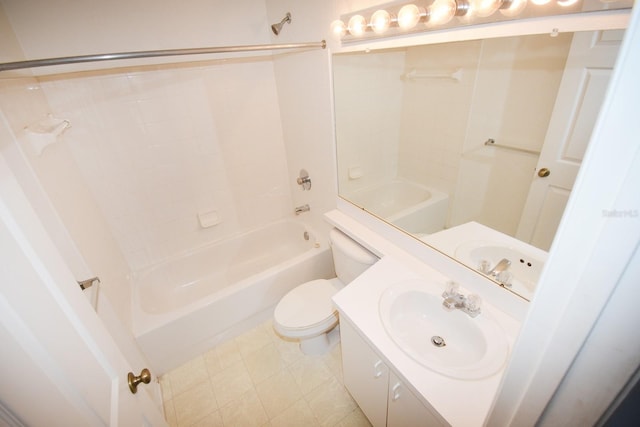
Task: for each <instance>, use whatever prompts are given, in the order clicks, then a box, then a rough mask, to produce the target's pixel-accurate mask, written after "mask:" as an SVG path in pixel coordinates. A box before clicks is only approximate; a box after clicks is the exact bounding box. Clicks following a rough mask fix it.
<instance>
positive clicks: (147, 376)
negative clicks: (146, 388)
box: [127, 368, 151, 394]
mask: <svg viewBox="0 0 640 427" xmlns="http://www.w3.org/2000/svg"><path fill="white" fill-rule="evenodd" d="M127 380H128V381H129V390H131V393H133V394H135V393H136V392H137V391H138V384H140V383H145V384H149V383H150V382H151V372H149V370H148V369H147V368H144V369H143V370H142V371H141V372H140V375H138V376H136V375H133V372H129V373H128V374H127Z"/></svg>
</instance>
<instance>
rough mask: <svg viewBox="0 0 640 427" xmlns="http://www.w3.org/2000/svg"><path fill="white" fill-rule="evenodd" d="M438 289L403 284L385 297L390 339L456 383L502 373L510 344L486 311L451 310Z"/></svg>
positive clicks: (383, 304) (422, 283)
mask: <svg viewBox="0 0 640 427" xmlns="http://www.w3.org/2000/svg"><path fill="white" fill-rule="evenodd" d="M437 289H438V288H437V287H434V286H432V285H430V284H429V283H428V282H425V281H423V280H419V279H415V280H408V281H405V282H400V283H398V284H396V285H393V286H391V287H390V288H388V289H387V290H386V291H385V292H384V293H383V294H382V296H381V298H380V306H379V310H380V319H381V320H382V324H383V325H384V328H385V330H386V332H387V333H388V334H389V336H390V337H391V339H392V340H393V341H394V342H395V343H396V344H397V345H398V346H399V347H400V348H401V349H402V350H403V351H404V352H405V353H406V354H407V355H408V356H410V357H411V358H413V359H414V360H415V361H416V362H418V363H420V364H421V365H422V366H424V367H426V368H429V369H431V370H433V371H435V372H438V373H440V374H443V375H446V376H448V377H452V378H457V379H466V380H473V379H480V378H485V377H488V376H491V375H493V374H495V373H496V372H498V371H499V370H500V369H501V368H502V366H503V365H504V362H505V360H506V358H507V354H508V349H509V345H508V343H507V339H506V336H505V334H504V332H503V331H502V329H501V328H500V326H499V325H498V324H497V323H495V321H494V320H493V319H492V318H490V316H489V315H488V314H486V313H481V314H480V315H478V316H477V317H475V318H472V317H470V316H469V315H467V314H466V313H464V312H463V311H461V310H453V311H447V310H446V309H445V308H444V307H443V305H442V302H443V298H442V296H441V295H440V294H438V293H436V292H437Z"/></svg>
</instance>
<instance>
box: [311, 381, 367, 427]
mask: <svg viewBox="0 0 640 427" xmlns="http://www.w3.org/2000/svg"><path fill="white" fill-rule="evenodd" d="M304 397H305V400H306V401H307V403H308V404H309V407H310V408H311V410H312V411H313V414H314V415H315V417H316V418H317V419H318V422H319V423H320V425H321V426H324V427H329V426H333V425H334V424H336V423H337V422H339V421H340V420H342V419H343V418H344V417H346V416H347V415H349V414H350V413H351V412H353V410H354V409H355V408H356V407H357V405H356V403H355V402H354V401H353V399H352V398H351V396H350V395H349V393H348V392H347V390H346V389H345V388H344V387H343V386H342V384H340V383H339V382H338V380H337V379H335V378H331V379H329V380H328V381H326V382H324V383H323V384H321V385H320V386H318V387H316V388H315V389H313V391H311V392H310V393H308V394H306V395H305V396H304Z"/></svg>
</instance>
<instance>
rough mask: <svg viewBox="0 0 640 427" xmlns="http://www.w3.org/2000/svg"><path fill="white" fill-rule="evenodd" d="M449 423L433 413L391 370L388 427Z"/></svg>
mask: <svg viewBox="0 0 640 427" xmlns="http://www.w3.org/2000/svg"><path fill="white" fill-rule="evenodd" d="M445 425H448V424H447V423H446V422H445V421H441V420H440V419H439V418H438V417H436V416H435V415H433V413H431V411H430V410H429V409H427V408H426V407H425V406H424V405H423V404H422V402H420V400H418V398H417V397H416V396H415V395H414V394H413V393H412V392H411V390H409V389H408V388H407V386H406V385H405V384H404V383H403V382H402V380H400V378H398V377H397V376H396V374H395V373H394V372H393V371H391V373H390V376H389V409H388V414H387V427H405V426H412V427H420V426H424V427H438V426H445Z"/></svg>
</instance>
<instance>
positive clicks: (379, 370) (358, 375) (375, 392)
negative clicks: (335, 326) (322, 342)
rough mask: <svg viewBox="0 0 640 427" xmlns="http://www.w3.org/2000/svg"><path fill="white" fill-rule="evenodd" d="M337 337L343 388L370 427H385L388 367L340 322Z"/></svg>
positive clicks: (347, 324)
mask: <svg viewBox="0 0 640 427" xmlns="http://www.w3.org/2000/svg"><path fill="white" fill-rule="evenodd" d="M340 337H341V340H342V369H343V377H344V385H345V387H346V388H347V390H349V393H351V396H353V398H354V399H355V401H356V403H358V406H360V409H362V412H363V413H364V414H365V415H366V416H367V418H369V421H370V422H371V424H372V425H373V426H374V427H384V426H386V425H387V395H388V385H389V368H388V367H387V365H385V364H384V362H383V361H382V359H381V358H380V357H378V355H377V354H376V353H375V352H374V351H373V350H372V349H371V347H370V346H369V345H368V344H367V343H366V342H365V341H364V340H363V339H362V338H360V335H358V333H357V332H356V331H355V329H354V328H353V326H352V325H350V324H349V323H348V322H346V321H344V320H343V319H341V321H340Z"/></svg>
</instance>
